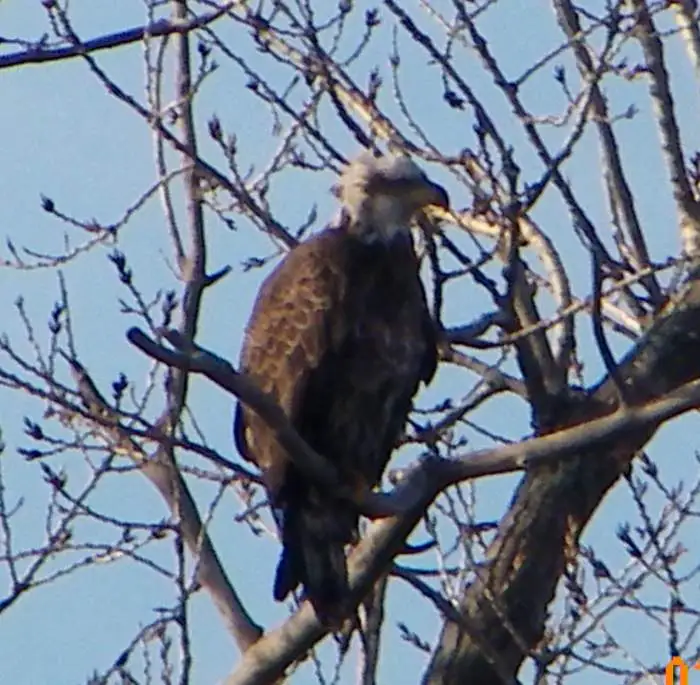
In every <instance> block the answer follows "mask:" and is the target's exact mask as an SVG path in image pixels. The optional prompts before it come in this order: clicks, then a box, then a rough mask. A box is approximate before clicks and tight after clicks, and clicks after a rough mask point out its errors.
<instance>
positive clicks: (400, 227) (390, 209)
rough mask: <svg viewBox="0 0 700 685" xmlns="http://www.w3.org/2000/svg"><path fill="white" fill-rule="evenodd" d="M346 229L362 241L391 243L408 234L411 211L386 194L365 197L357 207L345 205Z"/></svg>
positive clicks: (370, 243) (371, 243)
mask: <svg viewBox="0 0 700 685" xmlns="http://www.w3.org/2000/svg"><path fill="white" fill-rule="evenodd" d="M345 212H346V216H347V217H348V224H347V230H348V231H349V232H350V233H353V234H355V235H356V236H357V237H358V238H359V239H360V240H362V242H364V243H366V244H368V245H373V244H381V243H384V244H391V243H393V242H394V241H395V240H396V239H397V238H399V237H400V236H404V237H406V236H410V222H411V213H410V212H409V211H407V208H406V205H405V203H403V202H398V201H397V200H396V199H395V198H389V197H386V196H375V197H367V198H365V201H364V202H362V204H361V205H360V206H359V207H346V209H345Z"/></svg>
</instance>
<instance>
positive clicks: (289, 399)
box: [235, 220, 436, 617]
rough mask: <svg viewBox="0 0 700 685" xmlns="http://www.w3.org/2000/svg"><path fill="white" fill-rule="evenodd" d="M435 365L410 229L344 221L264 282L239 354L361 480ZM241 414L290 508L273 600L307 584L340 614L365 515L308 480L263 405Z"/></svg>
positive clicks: (381, 458)
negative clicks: (384, 232) (382, 237)
mask: <svg viewBox="0 0 700 685" xmlns="http://www.w3.org/2000/svg"><path fill="white" fill-rule="evenodd" d="M435 365H436V347H435V336H434V329H433V325H432V321H431V318H430V314H429V311H428V308H427V304H426V299H425V293H424V291H423V287H422V285H421V282H420V278H419V273H418V261H417V258H416V255H415V253H414V250H413V245H412V242H411V239H410V235H409V234H408V233H404V234H400V235H397V236H396V237H394V238H393V239H392V240H390V241H366V240H363V239H361V238H360V237H358V236H356V235H353V234H352V233H351V232H349V231H348V230H347V220H346V221H345V222H344V223H343V222H341V225H340V226H339V227H335V228H329V229H326V230H325V231H323V232H321V233H319V234H318V235H316V236H315V237H313V238H311V239H309V240H308V241H306V242H304V243H302V244H300V245H299V246H297V247H296V248H294V249H293V250H292V251H291V252H290V253H289V254H288V255H287V256H286V258H285V259H284V260H283V261H282V262H281V263H280V264H279V265H278V267H277V268H276V269H275V270H274V271H273V272H272V273H271V274H270V276H269V277H268V278H267V279H266V281H265V283H264V284H263V286H262V288H261V290H260V293H259V295H258V298H257V301H256V303H255V307H254V310H253V314H252V316H251V319H250V322H249V325H248V328H247V330H246V335H245V341H244V345H243V351H242V354H241V368H242V370H243V371H245V372H246V373H248V374H250V376H251V377H252V378H253V380H255V381H256V382H257V384H258V385H259V386H260V388H261V389H262V390H264V391H266V392H268V393H271V394H272V396H273V397H274V398H275V399H276V400H277V402H278V403H279V404H280V406H281V407H282V409H283V410H284V411H285V413H286V414H287V415H288V417H289V419H290V421H291V422H292V424H293V425H294V426H295V428H296V429H297V430H298V432H299V434H300V435H301V436H302V437H303V438H304V439H305V440H306V441H307V442H308V443H309V445H310V446H311V447H313V448H314V449H315V450H316V451H318V452H319V453H320V454H322V455H324V456H325V457H326V458H328V459H329V460H330V461H332V463H333V464H334V465H335V466H336V468H337V469H338V470H339V473H340V475H341V477H342V478H343V479H345V480H347V481H349V482H351V483H353V484H354V485H355V486H356V487H357V488H358V489H361V488H372V487H374V486H375V485H376V484H377V483H378V482H379V480H380V478H381V475H382V472H383V471H384V468H385V466H386V464H387V461H388V460H389V457H390V455H391V452H392V449H393V447H394V446H395V444H396V442H397V440H398V438H399V437H400V435H401V432H402V430H403V427H404V424H405V421H406V417H407V414H408V412H409V410H410V407H411V402H412V398H413V396H414V394H415V392H416V390H417V388H418V385H419V383H420V381H426V382H427V381H429V380H430V378H431V377H432V375H433V373H434V371H435ZM235 423H236V425H235V435H236V442H237V445H238V449H239V451H240V452H241V454H242V455H243V456H244V457H245V458H246V459H249V460H251V461H254V462H255V463H256V464H257V465H258V466H259V468H260V469H261V471H262V474H263V478H264V481H265V484H266V487H267V489H268V492H269V494H270V499H271V502H272V505H273V507H275V508H277V509H280V510H281V511H282V513H283V524H282V538H283V540H282V541H283V544H284V550H283V553H282V558H281V560H280V565H279V567H278V570H277V577H276V580H275V597H276V598H277V599H282V598H284V596H286V595H287V594H288V593H289V592H290V591H293V590H294V589H295V588H296V586H297V585H298V584H299V583H301V584H303V585H304V587H305V590H306V593H307V595H308V596H309V598H310V600H311V601H312V603H313V604H314V607H315V608H316V610H317V612H318V613H319V615H321V616H322V617H323V616H324V615H325V616H333V615H337V614H338V613H339V612H340V613H342V603H343V599H344V596H345V594H346V590H347V571H346V568H345V557H344V546H345V544H346V543H348V542H350V541H352V539H353V537H354V535H355V531H356V527H357V513H356V512H355V511H353V510H352V509H351V507H350V506H349V505H347V506H344V505H342V504H341V503H340V502H339V501H337V500H334V499H332V498H331V497H329V496H328V493H324V492H321V491H319V489H318V488H316V487H315V486H314V485H313V484H311V483H309V482H308V480H307V479H306V478H305V477H303V476H302V475H301V474H300V473H299V472H298V471H297V469H296V468H295V467H294V465H293V464H292V463H291V462H290V461H289V459H288V457H287V454H286V453H285V451H284V450H283V449H282V448H281V447H280V446H279V444H278V443H277V442H276V441H275V439H274V437H273V436H272V433H271V431H270V430H268V428H267V426H266V425H265V423H264V422H263V421H262V419H260V418H259V417H258V416H257V415H256V414H255V413H254V412H252V411H250V410H248V409H247V408H244V407H241V406H240V405H239V407H238V410H237V413H236V422H235Z"/></svg>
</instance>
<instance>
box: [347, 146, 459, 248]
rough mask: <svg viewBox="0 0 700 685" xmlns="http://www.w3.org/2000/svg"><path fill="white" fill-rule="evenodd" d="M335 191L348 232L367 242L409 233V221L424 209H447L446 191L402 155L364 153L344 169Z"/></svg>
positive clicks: (386, 239) (385, 240)
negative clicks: (342, 210) (337, 193)
mask: <svg viewBox="0 0 700 685" xmlns="http://www.w3.org/2000/svg"><path fill="white" fill-rule="evenodd" d="M338 189H339V195H340V199H341V202H342V204H343V209H344V211H345V212H346V213H347V214H348V216H349V218H350V225H349V230H350V231H351V232H353V233H356V234H360V235H361V236H362V237H363V238H364V239H366V240H367V241H368V242H373V241H379V240H381V241H384V242H388V241H390V240H391V239H392V238H393V237H394V236H395V235H397V234H398V233H400V232H408V230H409V227H410V223H411V218H412V217H413V215H414V213H415V212H417V211H418V210H420V209H422V208H423V207H426V206H428V205H437V206H439V207H444V208H447V207H448V206H449V198H448V197H447V193H446V192H445V189H444V188H443V187H442V186H439V185H438V184H437V183H433V182H432V181H431V180H430V179H429V178H428V177H427V176H426V175H425V173H424V172H423V171H422V170H421V169H420V167H418V166H417V165H416V164H415V163H414V162H412V161H411V160H410V159H409V158H408V157H406V156H403V155H401V156H399V155H396V156H395V155H387V156H383V157H374V156H373V155H372V154H371V153H370V152H363V153H362V154H360V155H359V156H358V157H357V158H356V159H355V160H354V161H353V162H351V163H350V164H349V165H348V167H347V169H345V171H344V173H343V175H342V176H341V178H340V183H339V188H338Z"/></svg>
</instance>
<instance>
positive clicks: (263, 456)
mask: <svg viewBox="0 0 700 685" xmlns="http://www.w3.org/2000/svg"><path fill="white" fill-rule="evenodd" d="M336 240H337V236H336V232H335V231H333V230H330V231H325V232H323V233H321V234H319V235H317V236H315V237H314V238H311V239H310V240H308V241H306V242H305V243H302V244H300V245H299V246H297V247H296V248H294V249H293V250H292V251H291V252H290V253H289V254H288V255H287V256H286V257H285V259H284V260H283V261H282V262H281V263H280V264H279V265H278V266H277V268H276V269H275V270H274V271H273V272H272V273H271V274H270V276H268V278H267V280H266V281H265V283H264V284H263V286H262V287H261V289H260V292H259V294H258V298H257V300H256V302H255V305H254V308H253V313H252V315H251V318H250V322H249V324H248V328H247V330H246V333H245V340H244V343H243V349H242V352H241V364H240V365H241V370H242V371H243V372H246V373H248V374H250V376H251V378H252V379H253V380H254V381H255V382H256V383H257V384H258V386H259V387H260V389H261V390H263V391H265V392H267V393H270V394H271V395H272V396H273V397H274V398H275V400H276V401H277V403H278V404H279V405H280V407H281V408H282V410H283V411H284V412H285V413H286V414H287V416H288V418H289V419H290V421H291V422H292V423H293V424H296V420H297V418H298V417H299V415H300V412H301V411H302V404H303V400H304V396H305V394H306V391H307V388H308V384H309V378H310V376H311V375H312V373H313V371H314V370H315V369H317V368H318V367H319V366H320V365H321V364H322V363H323V360H324V356H325V355H326V354H328V353H329V352H330V348H332V347H334V346H335V345H337V344H338V343H339V342H340V341H342V340H343V339H344V337H345V335H346V334H347V331H345V330H344V325H345V324H347V321H346V320H345V318H344V317H342V316H339V315H338V307H339V303H340V301H341V298H342V294H343V288H344V282H343V275H342V270H341V269H339V268H338V264H337V260H336V259H335V258H334V257H335V256H336V255H333V254H332V253H333V252H334V247H335V243H336ZM344 322H345V324H344ZM261 422H262V420H261V419H260V418H259V417H258V416H257V415H256V414H255V413H254V412H252V411H250V410H249V409H246V408H243V407H241V405H240V403H239V406H238V408H237V411H236V418H235V428H234V434H235V439H236V445H237V447H238V450H239V452H240V453H241V455H242V456H243V457H244V458H246V459H248V460H250V461H253V462H255V463H256V464H257V465H258V467H259V468H260V469H261V471H262V473H263V477H264V480H265V484H266V486H267V488H268V490H269V491H270V494H271V495H272V496H273V497H274V496H275V495H276V494H277V493H278V492H279V489H280V487H281V486H282V484H283V480H284V475H285V470H286V467H287V456H286V453H285V452H284V450H282V449H281V448H280V447H279V445H278V444H277V442H276V440H274V438H273V437H272V436H271V434H270V431H268V430H265V428H264V426H262V425H260V424H261Z"/></svg>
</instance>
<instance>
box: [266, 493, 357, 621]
mask: <svg viewBox="0 0 700 685" xmlns="http://www.w3.org/2000/svg"><path fill="white" fill-rule="evenodd" d="M310 499H311V498H309V497H304V498H299V499H296V498H295V500H293V501H288V502H287V503H286V506H285V508H284V521H283V525H282V542H283V544H284V549H283V550H282V556H281V558H280V561H279V564H278V566H277V572H276V574H275V585H274V597H275V599H276V600H277V601H281V600H283V599H284V598H285V597H286V596H287V595H288V594H289V593H290V592H292V591H294V590H295V589H296V587H297V585H299V584H300V583H301V584H302V585H303V586H304V590H305V595H306V597H307V598H308V599H309V601H310V602H311V604H312V605H313V607H314V609H315V611H316V614H317V615H318V617H319V619H320V620H321V621H322V622H323V623H326V624H327V625H336V624H338V623H339V622H340V621H341V619H342V618H343V617H344V614H345V606H346V604H347V601H348V599H349V598H348V594H349V587H348V572H347V566H346V560H345V544H346V543H347V542H350V540H351V539H352V535H353V531H354V528H355V526H356V521H355V520H353V519H356V518H357V515H356V514H355V513H353V512H350V511H343V510H342V505H341V506H340V507H338V506H337V505H335V504H334V506H331V507H329V506H323V505H321V504H320V503H319V504H315V503H313V502H312V501H310Z"/></svg>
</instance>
